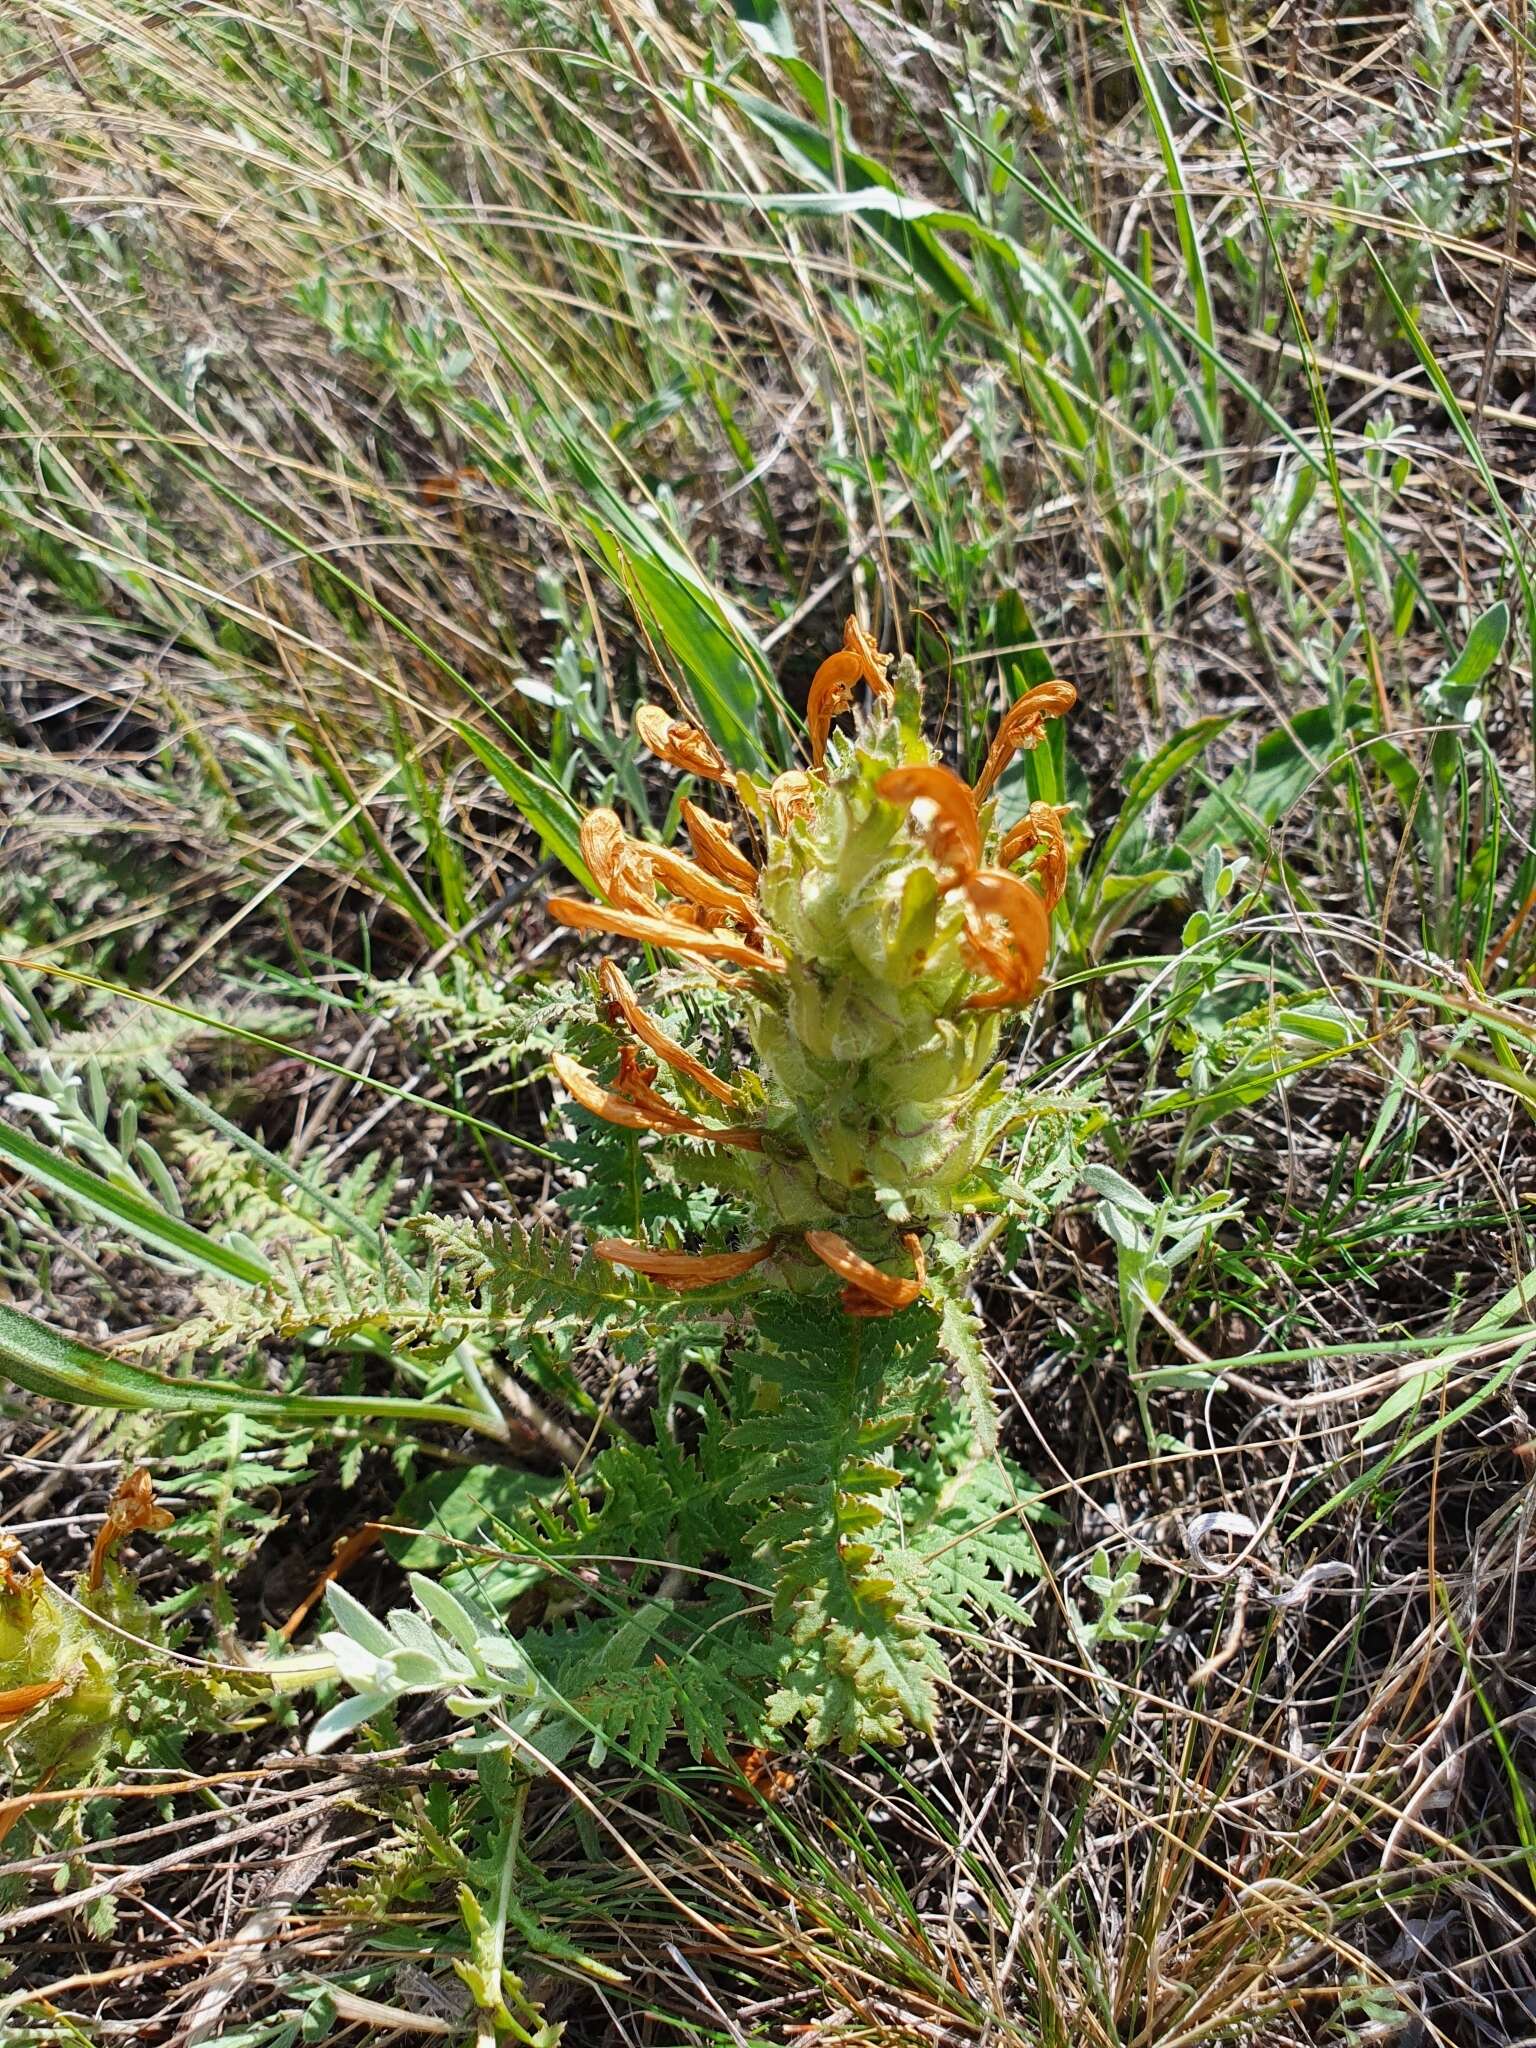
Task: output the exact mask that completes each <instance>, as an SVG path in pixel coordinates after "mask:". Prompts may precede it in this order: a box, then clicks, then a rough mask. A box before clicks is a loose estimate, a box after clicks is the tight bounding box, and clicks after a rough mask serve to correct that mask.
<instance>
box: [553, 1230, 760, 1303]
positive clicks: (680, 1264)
mask: <svg viewBox="0 0 1536 2048" xmlns="http://www.w3.org/2000/svg"><path fill="white" fill-rule="evenodd" d="M592 1249H593V1251H594V1252H595V1253H596V1254H597V1256H598V1258H600V1259H606V1260H607V1262H608V1264H609V1265H610V1266H624V1267H627V1268H628V1270H629V1271H630V1272H632V1273H643V1274H644V1275H645V1277H646V1279H647V1280H654V1281H655V1282H656V1283H657V1285H658V1286H661V1287H670V1288H671V1289H672V1290H673V1292H674V1293H676V1294H687V1293H688V1292H689V1290H690V1289H692V1288H695V1287H713V1286H714V1284H715V1283H716V1281H718V1280H735V1279H738V1278H739V1277H740V1276H741V1275H742V1274H743V1273H750V1272H751V1270H752V1268H753V1267H754V1266H760V1265H761V1264H762V1262H763V1260H764V1259H766V1258H767V1257H768V1255H769V1254H770V1252H771V1251H772V1250H773V1247H772V1245H768V1244H758V1245H753V1247H752V1248H751V1250H750V1251H745V1252H661V1251H657V1250H655V1249H654V1248H653V1247H652V1246H651V1245H648V1244H633V1243H631V1242H630V1240H629V1239H628V1238H625V1237H600V1238H599V1239H598V1240H597V1242H596V1244H594V1245H593V1247H592Z"/></svg>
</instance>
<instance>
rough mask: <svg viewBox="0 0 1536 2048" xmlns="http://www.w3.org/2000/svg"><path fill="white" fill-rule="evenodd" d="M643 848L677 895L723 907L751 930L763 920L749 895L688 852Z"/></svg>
mask: <svg viewBox="0 0 1536 2048" xmlns="http://www.w3.org/2000/svg"><path fill="white" fill-rule="evenodd" d="M641 851H642V853H643V855H644V858H645V859H646V860H647V861H648V862H649V863H650V868H651V873H652V874H653V875H654V876H655V877H656V879H657V881H659V882H660V883H661V884H662V886H663V887H664V888H667V889H670V890H671V892H672V894H673V895H674V896H681V897H682V899H683V901H684V902H685V903H692V904H695V905H697V906H698V908H699V909H701V910H715V911H720V912H722V913H723V914H724V915H725V916H727V917H733V918H735V919H736V921H737V923H738V924H741V925H744V926H745V927H746V928H747V930H748V931H753V930H756V929H757V928H758V926H759V925H760V924H761V922H762V920H761V919H760V918H759V917H758V914H757V906H756V904H755V903H753V902H752V901H751V900H750V898H748V897H746V896H744V895H743V894H742V893H741V891H740V890H739V889H737V888H735V887H734V886H733V885H732V884H731V883H729V882H722V881H721V880H720V878H719V877H718V876H717V875H712V874H710V873H709V872H708V870H707V869H705V868H703V867H701V866H700V865H699V864H698V862H697V861H691V860H690V859H689V858H688V856H687V854H685V853H674V852H673V851H672V849H671V847H669V846H647V847H644V848H642V849H641Z"/></svg>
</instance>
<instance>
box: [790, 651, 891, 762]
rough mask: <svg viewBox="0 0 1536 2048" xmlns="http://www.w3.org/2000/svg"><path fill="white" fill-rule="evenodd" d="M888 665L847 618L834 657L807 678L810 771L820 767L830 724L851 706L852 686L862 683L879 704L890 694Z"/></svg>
mask: <svg viewBox="0 0 1536 2048" xmlns="http://www.w3.org/2000/svg"><path fill="white" fill-rule="evenodd" d="M890 665H891V657H890V656H889V655H888V654H882V653H881V652H880V649H879V648H878V646H877V645H876V644H875V640H874V638H873V636H872V635H871V634H869V633H867V632H865V630H864V628H863V627H862V626H861V625H860V624H859V622H858V620H857V619H855V618H850V619H849V621H848V623H847V625H846V626H845V627H844V628H843V644H842V646H841V647H840V648H839V649H838V650H837V652H836V654H829V655H828V656H827V658H826V660H825V661H824V662H823V663H822V664H821V667H820V668H819V669H817V671H816V673H815V675H814V676H812V678H811V691H810V696H809V697H808V698H807V700H806V707H805V722H806V726H807V729H808V730H809V732H810V736H811V765H812V767H814V768H819V767H820V766H821V764H822V760H823V758H824V757H825V755H826V751H827V734H828V733H829V732H830V731H831V729H832V721H833V719H834V718H836V717H838V716H839V715H840V714H841V713H842V712H844V711H846V710H847V709H848V706H849V705H850V704H851V703H852V702H853V686H854V684H855V683H857V682H860V681H862V682H864V683H866V684H867V685H868V687H869V688H870V689H871V690H872V691H873V692H874V694H875V696H877V697H879V698H881V699H882V700H883V699H888V698H889V697H890V696H891V695H892V694H893V692H892V690H891V685H890V679H889V677H888V676H887V675H886V670H887V669H888V668H889V667H890Z"/></svg>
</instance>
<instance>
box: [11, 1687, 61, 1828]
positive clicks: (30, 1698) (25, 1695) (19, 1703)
mask: <svg viewBox="0 0 1536 2048" xmlns="http://www.w3.org/2000/svg"><path fill="white" fill-rule="evenodd" d="M68 1684H69V1680H68V1679H67V1678H44V1679H40V1680H39V1681H38V1683H37V1684H36V1685H13V1686H12V1687H11V1689H10V1690H9V1692H0V1729H3V1728H9V1727H11V1726H12V1725H13V1723H15V1722H17V1721H20V1720H21V1719H22V1718H23V1717H24V1716H25V1715H27V1714H30V1713H31V1712H32V1710H33V1709H34V1708H35V1707H40V1706H41V1705H42V1704H43V1702H44V1700H51V1699H52V1698H53V1696H54V1694H55V1693H59V1692H63V1690H64V1689H65V1687H66V1686H67V1685H68ZM3 1839H4V1831H3V1830H0V1840H3Z"/></svg>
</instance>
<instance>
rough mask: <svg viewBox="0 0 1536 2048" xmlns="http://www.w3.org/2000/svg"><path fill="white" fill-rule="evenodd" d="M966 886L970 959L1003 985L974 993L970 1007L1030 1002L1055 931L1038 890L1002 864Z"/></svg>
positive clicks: (979, 970)
mask: <svg viewBox="0 0 1536 2048" xmlns="http://www.w3.org/2000/svg"><path fill="white" fill-rule="evenodd" d="M964 888H965V901H966V919H965V937H966V952H967V954H968V956H969V959H970V964H971V966H972V967H974V968H975V970H976V972H977V973H978V974H985V975H986V976H988V978H989V979H990V980H992V981H995V982H996V983H997V984H998V985H997V987H996V988H995V989H989V990H988V991H987V992H986V993H985V994H984V995H974V996H971V997H969V998H968V999H967V1002H966V1005H965V1007H966V1008H967V1009H968V1010H1001V1009H1005V1008H1011V1007H1012V1006H1013V1005H1014V1004H1017V1003H1025V1002H1028V1000H1029V998H1030V995H1031V994H1032V992H1033V990H1034V986H1035V983H1036V982H1037V981H1038V980H1039V979H1040V974H1041V970H1042V969H1043V968H1044V966H1045V956H1046V951H1047V949H1048V948H1049V945H1050V936H1051V932H1050V921H1049V919H1048V918H1047V916H1046V910H1045V904H1044V903H1043V902H1042V901H1041V898H1040V895H1039V893H1038V891H1037V890H1034V889H1032V888H1031V887H1030V886H1029V884H1028V882H1024V881H1021V880H1020V879H1019V877H1018V876H1017V875H1005V874H1001V873H999V871H998V870H997V869H996V868H979V869H978V870H977V871H976V873H975V874H974V875H972V876H971V878H970V880H969V881H968V882H966V883H965V884H964ZM999 925H1001V927H1002V931H1001V934H999V931H998V926H999Z"/></svg>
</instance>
